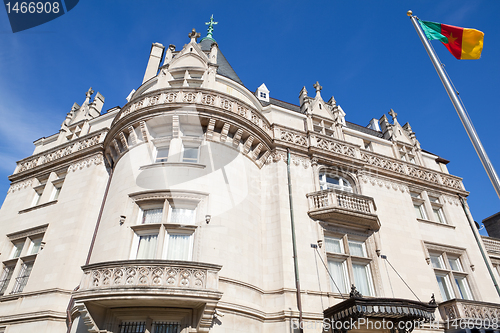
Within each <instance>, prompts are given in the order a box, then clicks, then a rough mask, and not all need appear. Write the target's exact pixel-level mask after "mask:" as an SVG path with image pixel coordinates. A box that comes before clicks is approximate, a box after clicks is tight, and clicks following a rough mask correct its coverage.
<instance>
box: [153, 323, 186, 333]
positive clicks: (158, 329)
mask: <svg viewBox="0 0 500 333" xmlns="http://www.w3.org/2000/svg"><path fill="white" fill-rule="evenodd" d="M180 331H181V325H180V324H179V323H167V322H158V321H155V322H153V332H154V333H179V332H180Z"/></svg>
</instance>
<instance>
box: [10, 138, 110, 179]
mask: <svg viewBox="0 0 500 333" xmlns="http://www.w3.org/2000/svg"><path fill="white" fill-rule="evenodd" d="M106 131H107V129H104V130H101V131H99V132H98V133H92V134H89V135H86V136H84V137H82V138H80V139H79V140H76V141H69V142H67V143H65V144H62V145H59V146H58V147H55V148H53V149H50V150H49V151H46V152H42V153H39V154H36V155H33V156H30V157H27V158H25V159H22V160H20V161H19V162H17V167H16V171H15V172H14V175H16V174H18V173H22V172H25V171H28V170H31V169H34V168H37V167H40V166H43V165H45V164H47V163H49V162H53V161H56V160H60V159H62V158H63V157H66V156H69V155H73V154H75V153H77V152H80V151H84V150H86V149H87V148H91V147H94V146H96V145H98V144H100V143H102V142H103V141H104V137H105V135H106V133H105V132H106Z"/></svg>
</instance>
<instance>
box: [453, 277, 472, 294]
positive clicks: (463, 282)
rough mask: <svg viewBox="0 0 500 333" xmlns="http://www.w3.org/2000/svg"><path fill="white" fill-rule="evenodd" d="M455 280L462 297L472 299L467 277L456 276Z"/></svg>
mask: <svg viewBox="0 0 500 333" xmlns="http://www.w3.org/2000/svg"><path fill="white" fill-rule="evenodd" d="M455 282H456V284H457V287H458V292H459V293H460V298H462V299H472V295H471V292H470V289H469V284H468V283H467V279H466V278H465V277H455Z"/></svg>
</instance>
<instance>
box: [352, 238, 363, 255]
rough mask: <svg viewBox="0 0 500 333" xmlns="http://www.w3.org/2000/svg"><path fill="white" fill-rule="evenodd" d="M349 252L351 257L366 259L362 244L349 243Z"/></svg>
mask: <svg viewBox="0 0 500 333" xmlns="http://www.w3.org/2000/svg"><path fill="white" fill-rule="evenodd" d="M349 252H351V256H358V257H365V251H364V250H363V244H362V243H355V242H349Z"/></svg>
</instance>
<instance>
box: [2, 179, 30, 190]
mask: <svg viewBox="0 0 500 333" xmlns="http://www.w3.org/2000/svg"><path fill="white" fill-rule="evenodd" d="M34 180H35V179H34V178H31V179H28V180H25V181H20V182H17V183H14V184H11V185H10V187H9V190H8V191H7V194H9V193H13V192H16V191H20V190H22V189H25V188H27V187H31V186H32V185H33V182H34Z"/></svg>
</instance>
